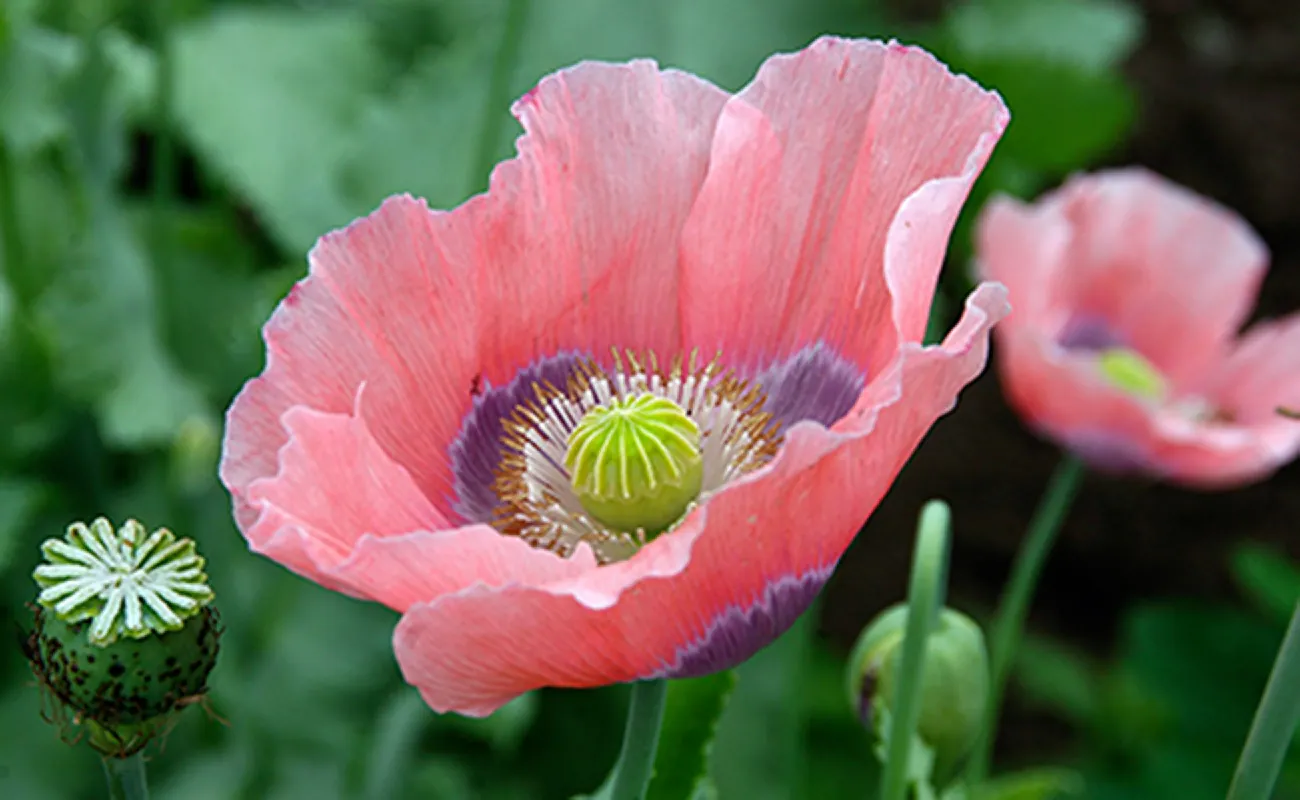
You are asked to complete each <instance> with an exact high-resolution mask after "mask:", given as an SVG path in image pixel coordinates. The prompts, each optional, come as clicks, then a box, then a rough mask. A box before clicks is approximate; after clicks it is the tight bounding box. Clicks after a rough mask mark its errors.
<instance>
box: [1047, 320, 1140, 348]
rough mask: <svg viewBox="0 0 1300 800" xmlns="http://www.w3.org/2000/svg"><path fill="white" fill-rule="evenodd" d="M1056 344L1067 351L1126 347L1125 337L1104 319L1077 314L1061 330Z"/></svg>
mask: <svg viewBox="0 0 1300 800" xmlns="http://www.w3.org/2000/svg"><path fill="white" fill-rule="evenodd" d="M1056 343H1057V344H1059V345H1060V346H1061V347H1064V348H1065V349H1066V350H1108V349H1110V348H1112V347H1126V346H1127V343H1126V342H1125V340H1124V337H1123V336H1121V335H1120V334H1119V332H1118V331H1116V330H1115V329H1114V327H1112V326H1111V324H1110V323H1109V322H1107V321H1106V320H1105V319H1104V318H1102V317H1099V316H1097V315H1095V314H1077V315H1075V316H1073V317H1071V318H1070V320H1069V321H1068V322H1066V323H1065V325H1064V327H1062V328H1061V333H1060V335H1059V336H1057V337H1056Z"/></svg>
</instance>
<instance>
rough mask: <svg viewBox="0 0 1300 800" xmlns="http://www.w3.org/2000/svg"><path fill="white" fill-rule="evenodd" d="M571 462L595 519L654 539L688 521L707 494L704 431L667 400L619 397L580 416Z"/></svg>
mask: <svg viewBox="0 0 1300 800" xmlns="http://www.w3.org/2000/svg"><path fill="white" fill-rule="evenodd" d="M564 466H565V468H567V469H568V471H569V475H570V480H571V482H572V485H573V491H574V493H575V494H577V497H578V500H579V502H581V503H582V507H583V509H584V510H585V511H586V512H587V513H588V514H590V515H591V517H592V519H594V520H596V521H597V522H599V523H601V524H602V525H605V526H607V527H609V528H611V529H614V530H618V531H624V532H628V533H631V532H635V531H637V530H641V531H644V532H645V534H646V536H647V537H652V536H655V535H656V534H659V533H661V532H663V531H664V530H666V529H668V528H669V527H671V526H672V525H673V524H674V523H675V522H677V521H678V520H679V519H681V517H682V515H683V514H684V513H686V510H687V508H689V507H690V504H691V503H692V502H693V501H694V500H695V498H696V497H698V496H699V494H700V486H701V484H702V483H703V479H704V462H703V459H702V458H701V456H700V430H699V427H697V426H696V424H695V422H694V421H693V420H691V418H690V417H689V416H687V414H686V411H685V410H683V409H682V407H681V406H679V405H677V404H676V403H674V402H673V401H671V400H669V399H667V398H664V397H659V396H657V395H653V394H648V393H647V394H640V395H636V396H633V397H625V398H619V399H616V400H613V401H611V402H610V403H609V404H607V405H604V406H598V407H596V408H593V409H591V410H590V411H588V412H587V413H586V415H585V416H584V417H583V418H582V419H581V420H580V421H579V422H578V425H577V427H575V428H574V429H573V432H572V433H571V434H569V442H568V451H567V452H566V453H565V456H564Z"/></svg>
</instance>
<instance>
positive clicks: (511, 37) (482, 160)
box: [470, 0, 529, 191]
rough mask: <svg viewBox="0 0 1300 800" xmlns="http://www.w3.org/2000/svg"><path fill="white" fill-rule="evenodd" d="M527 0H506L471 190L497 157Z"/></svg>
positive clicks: (490, 168) (522, 35) (522, 30)
mask: <svg viewBox="0 0 1300 800" xmlns="http://www.w3.org/2000/svg"><path fill="white" fill-rule="evenodd" d="M528 5H529V0H507V5H506V21H505V30H504V32H503V33H502V34H501V47H500V48H499V49H498V50H497V57H496V59H495V60H494V61H493V62H492V77H491V78H490V79H489V82H488V92H487V97H486V98H485V103H484V107H483V129H482V134H481V135H480V136H479V141H478V152H477V153H476V154H475V157H474V162H473V163H474V174H473V175H471V176H470V184H471V187H472V188H471V191H473V190H476V189H477V188H478V187H479V186H480V185H481V184H480V183H479V182H480V181H482V180H485V179H486V178H487V175H488V173H489V172H490V171H491V170H492V165H493V164H494V163H496V160H497V146H498V145H499V144H500V142H501V125H502V123H503V122H505V116H506V114H505V106H506V104H507V103H509V102H510V79H511V78H513V77H514V74H515V64H516V62H517V61H518V60H519V45H520V43H521V42H522V41H523V38H524V21H525V20H526V19H527V18H528Z"/></svg>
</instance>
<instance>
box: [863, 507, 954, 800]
mask: <svg viewBox="0 0 1300 800" xmlns="http://www.w3.org/2000/svg"><path fill="white" fill-rule="evenodd" d="M951 518H952V514H951V512H950V511H949V510H948V505H947V503H944V502H943V501H942V500H931V501H930V502H929V503H927V504H926V506H925V508H923V509H921V521H920V524H919V525H918V526H917V533H916V548H915V550H914V551H913V554H912V578H911V583H910V585H909V587H908V592H907V607H908V613H907V628H906V630H905V632H904V634H903V660H902V663H900V664H899V669H898V675H899V681H898V688H897V689H896V690H895V696H894V697H893V698H892V701H891V702H890V705H889V708H890V729H889V748H888V751H887V753H886V758H885V770H884V772H883V773H882V775H881V778H880V797H881V800H905V798H906V797H907V788H908V768H907V767H908V764H909V763H910V760H911V757H912V740H913V738H915V736H916V726H917V723H918V721H919V720H920V717H921V684H922V680H921V679H922V675H923V673H924V670H925V651H926V647H925V645H926V641H927V640H928V639H929V638H930V633H931V632H932V631H933V630H934V626H935V623H936V622H937V621H938V618H939V610H940V609H941V608H943V601H944V593H945V587H946V584H947V581H948V539H949V533H948V529H949V525H950V522H951Z"/></svg>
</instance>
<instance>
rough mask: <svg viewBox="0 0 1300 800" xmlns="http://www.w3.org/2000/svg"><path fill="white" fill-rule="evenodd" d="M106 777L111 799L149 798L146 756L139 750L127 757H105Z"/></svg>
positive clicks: (142, 799) (137, 799) (144, 799)
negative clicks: (145, 767)
mask: <svg viewBox="0 0 1300 800" xmlns="http://www.w3.org/2000/svg"><path fill="white" fill-rule="evenodd" d="M104 778H105V780H107V781H108V797H109V800H149V781H148V779H147V777H146V774H145V769H144V756H143V755H141V754H140V753H138V752H137V753H134V754H133V755H129V756H127V757H126V758H105V759H104Z"/></svg>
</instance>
